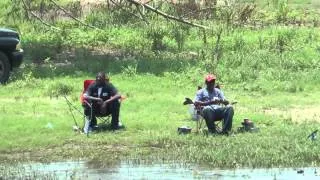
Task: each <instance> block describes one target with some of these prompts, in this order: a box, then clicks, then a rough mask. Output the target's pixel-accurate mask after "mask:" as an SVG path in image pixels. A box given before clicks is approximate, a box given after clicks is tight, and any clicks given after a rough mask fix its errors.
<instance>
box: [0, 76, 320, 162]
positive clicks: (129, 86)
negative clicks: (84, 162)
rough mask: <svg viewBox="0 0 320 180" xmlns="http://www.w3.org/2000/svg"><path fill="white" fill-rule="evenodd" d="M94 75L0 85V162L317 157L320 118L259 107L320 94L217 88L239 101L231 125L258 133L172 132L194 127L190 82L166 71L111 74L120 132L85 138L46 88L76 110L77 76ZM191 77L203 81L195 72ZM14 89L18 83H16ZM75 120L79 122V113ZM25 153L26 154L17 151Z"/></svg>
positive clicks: (297, 102)
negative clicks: (246, 124)
mask: <svg viewBox="0 0 320 180" xmlns="http://www.w3.org/2000/svg"><path fill="white" fill-rule="evenodd" d="M93 76H94V75H90V76H89V75H85V74H82V75H78V76H77V77H75V76H73V77H56V78H54V79H48V78H43V79H34V80H33V81H34V82H38V83H36V85H35V86H33V85H31V84H22V85H20V84H19V83H21V82H20V81H16V82H11V83H10V84H8V85H6V86H2V87H1V89H0V94H1V98H0V104H1V106H0V112H1V114H0V123H1V126H0V132H1V134H0V139H1V142H2V143H1V144H0V152H1V154H2V155H1V157H0V158H1V160H2V162H13V161H25V160H34V161H51V160H61V159H65V158H68V159H76V158H85V159H102V160H105V161H107V162H110V161H112V160H116V159H131V158H134V159H135V158H138V159H144V160H157V161H161V160H170V161H183V162H196V163H205V164H209V165H211V166H214V167H235V166H242V167H247V166H249V167H272V166H281V167H283V166H285V167H287V166H311V165H314V164H316V163H317V162H318V161H319V159H320V156H319V155H318V153H317V150H316V149H317V148H318V144H319V143H318V142H317V141H316V142H311V141H309V140H307V138H306V137H307V135H308V134H309V133H311V131H312V130H314V129H316V128H317V126H319V123H318V122H319V121H320V117H315V119H312V118H311V119H310V118H309V120H310V121H309V122H304V123H297V122H293V121H292V120H290V119H288V118H283V117H282V116H281V115H279V114H278V115H277V114H275V115H272V114H267V113H264V110H266V109H280V110H283V111H284V112H286V111H288V110H290V109H291V108H293V107H300V108H301V109H303V108H304V107H306V106H307V107H316V104H317V98H316V97H319V95H320V94H319V93H317V92H316V91H304V92H303V93H288V92H277V91H276V92H273V93H269V94H262V93H261V92H257V91H253V92H252V91H248V92H246V91H243V90H235V89H232V88H231V87H232V85H229V86H227V87H225V88H224V91H225V94H226V96H227V97H229V99H230V100H231V101H233V100H236V101H238V102H239V103H238V104H237V105H236V106H235V112H236V113H235V117H234V125H233V130H234V131H236V129H237V127H240V122H241V121H242V119H243V118H245V117H249V118H250V119H252V120H253V121H254V122H255V124H256V126H258V127H259V128H260V132H259V133H244V134H236V135H235V137H226V136H208V137H206V136H203V135H201V134H195V133H191V134H189V135H178V133H177V128H178V127H179V126H182V125H188V126H191V127H194V128H195V122H194V121H192V120H190V115H189V114H188V107H186V106H183V105H182V101H183V99H184V97H186V96H188V97H193V96H194V93H195V86H192V85H181V86H179V85H177V81H176V79H175V77H174V76H171V75H166V76H154V75H151V74H149V75H148V74H136V75H135V76H128V75H126V74H114V75H112V76H111V79H112V82H113V83H114V84H115V85H116V86H117V87H118V89H119V90H120V91H121V92H122V94H124V95H126V96H127V99H126V100H125V101H124V102H123V103H122V107H121V120H122V121H123V123H124V124H125V126H126V129H125V130H121V131H119V132H117V133H114V132H111V131H106V132H101V133H97V134H91V135H90V137H89V138H88V137H86V136H85V135H81V134H78V133H75V132H73V131H72V126H73V124H74V123H73V119H72V116H71V114H70V113H69V111H68V106H67V104H66V102H65V100H64V98H62V97H61V96H59V97H52V98H50V97H49V95H48V91H49V88H53V89H51V90H52V91H49V92H56V93H57V94H58V95H59V92H60V93H61V91H59V87H61V86H63V85H61V84H64V85H66V86H68V87H70V89H71V90H70V94H69V95H68V97H69V98H70V99H71V100H72V102H73V103H74V105H75V106H77V107H78V108H79V109H81V106H80V105H79V101H78V97H79V94H80V91H81V88H82V81H83V79H87V78H90V77H93ZM197 78H199V81H202V76H199V77H197ZM31 82H32V81H31ZM186 83H188V82H186ZM52 84H53V85H52ZM59 84H60V85H59ZM19 86H23V87H20V88H17V87H19ZM68 92H69V91H68ZM75 113H76V112H75ZM306 116H307V115H306ZM76 117H77V121H78V123H80V124H81V123H82V118H81V115H80V114H79V115H77V116H76ZM50 125H51V127H52V128H51V127H50ZM27 152H28V154H29V155H28V156H26V155H24V154H25V153H27ZM114 153H115V155H114Z"/></svg>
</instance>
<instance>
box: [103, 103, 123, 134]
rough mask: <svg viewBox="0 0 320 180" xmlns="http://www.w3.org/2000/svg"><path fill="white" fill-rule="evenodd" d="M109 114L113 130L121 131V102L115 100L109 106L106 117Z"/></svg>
mask: <svg viewBox="0 0 320 180" xmlns="http://www.w3.org/2000/svg"><path fill="white" fill-rule="evenodd" d="M109 114H111V127H112V129H119V114H120V102H119V101H118V100H114V101H112V102H110V103H108V104H107V106H106V115H109Z"/></svg>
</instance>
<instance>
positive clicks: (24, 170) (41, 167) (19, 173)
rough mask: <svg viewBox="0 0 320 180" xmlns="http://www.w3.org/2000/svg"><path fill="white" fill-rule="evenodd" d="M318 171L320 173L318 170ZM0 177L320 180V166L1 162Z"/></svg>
mask: <svg viewBox="0 0 320 180" xmlns="http://www.w3.org/2000/svg"><path fill="white" fill-rule="evenodd" d="M318 171H319V173H318ZM0 179H174V180H176V179H288V180H289V179H290V180H291V179H308V180H309V179H320V168H318V167H308V168H298V169H294V168H283V169H282V168H281V169H280V168H271V169H213V168H208V167H202V166H198V165H192V164H177V163H170V164H169V163H161V164H138V163H132V162H120V163H118V164H111V165H105V164H102V163H99V162H88V161H66V162H54V163H33V164H18V165H14V166H13V165H10V166H9V165H6V166H5V165H0Z"/></svg>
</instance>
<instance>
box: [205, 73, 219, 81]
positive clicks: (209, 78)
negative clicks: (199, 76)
mask: <svg viewBox="0 0 320 180" xmlns="http://www.w3.org/2000/svg"><path fill="white" fill-rule="evenodd" d="M216 78H217V77H216V76H215V75H213V74H208V75H206V78H205V80H206V82H210V81H212V80H216Z"/></svg>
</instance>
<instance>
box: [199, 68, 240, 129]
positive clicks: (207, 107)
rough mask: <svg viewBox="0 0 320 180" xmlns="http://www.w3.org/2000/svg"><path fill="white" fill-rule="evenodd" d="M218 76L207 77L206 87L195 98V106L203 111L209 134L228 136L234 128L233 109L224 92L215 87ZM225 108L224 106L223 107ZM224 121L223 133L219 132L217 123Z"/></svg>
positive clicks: (210, 75)
mask: <svg viewBox="0 0 320 180" xmlns="http://www.w3.org/2000/svg"><path fill="white" fill-rule="evenodd" d="M215 81H216V76H215V75H212V74H209V75H207V76H206V77H205V83H206V87H205V88H202V89H200V90H199V91H198V92H197V94H196V97H195V100H194V105H195V107H196V108H198V109H201V115H202V116H203V118H204V119H205V121H206V124H207V127H208V131H209V133H222V134H228V133H229V131H231V128H232V118H233V114H234V110H233V107H232V106H230V105H228V104H229V101H227V100H226V99H225V97H224V95H223V92H222V91H221V90H220V89H219V88H216V87H215ZM222 104H223V105H224V106H223V105H222ZM218 120H223V127H222V132H217V129H216V127H215V123H214V122H215V121H218Z"/></svg>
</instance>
